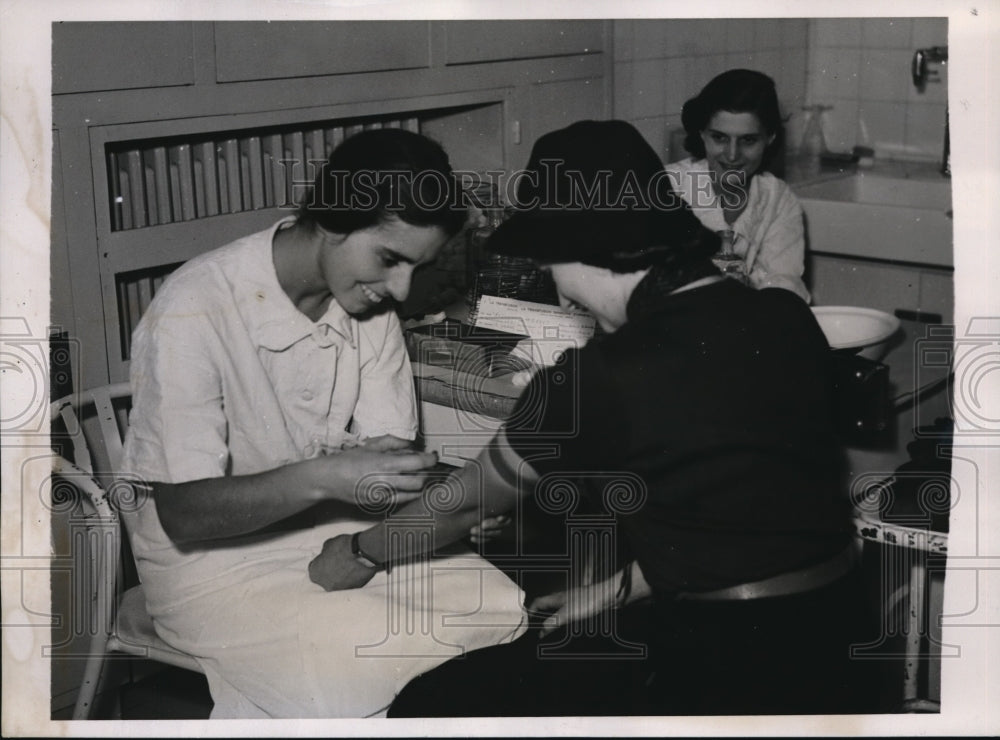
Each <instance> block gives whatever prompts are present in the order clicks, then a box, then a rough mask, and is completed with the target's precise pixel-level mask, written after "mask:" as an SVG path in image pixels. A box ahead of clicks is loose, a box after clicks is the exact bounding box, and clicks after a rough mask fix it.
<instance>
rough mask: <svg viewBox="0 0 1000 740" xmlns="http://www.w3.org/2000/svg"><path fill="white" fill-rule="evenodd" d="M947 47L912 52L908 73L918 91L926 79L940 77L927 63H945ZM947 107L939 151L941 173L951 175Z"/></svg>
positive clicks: (933, 47)
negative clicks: (942, 139) (941, 145)
mask: <svg viewBox="0 0 1000 740" xmlns="http://www.w3.org/2000/svg"><path fill="white" fill-rule="evenodd" d="M947 63H948V47H947V46H932V47H930V48H929V49H917V51H916V52H915V53H914V54H913V62H912V63H911V65H910V73H911V74H912V75H913V84H914V86H915V87H916V88H917V90H918V91H919V92H923V91H924V90H925V89H926V88H927V81H928V80H938V79H940V73H939V71H938V70H936V69H929V68H928V66H927V65H928V64H947ZM949 133H950V132H949V126H948V109H947V108H945V112H944V148H943V151H942V153H941V174H942V175H944V176H945V177H951V143H950V140H951V137H950V136H949Z"/></svg>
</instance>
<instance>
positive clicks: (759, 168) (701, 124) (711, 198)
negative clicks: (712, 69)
mask: <svg viewBox="0 0 1000 740" xmlns="http://www.w3.org/2000/svg"><path fill="white" fill-rule="evenodd" d="M681 121H682V123H683V124H684V130H685V131H686V133H687V136H686V137H685V139H684V148H685V149H687V150H688V152H690V153H691V157H689V158H687V159H683V160H681V161H679V162H674V163H673V164H669V165H667V174H668V175H669V176H670V180H671V184H672V185H673V187H674V190H676V191H677V192H678V193H679V194H680V195H681V197H682V198H684V200H685V201H686V202H687V203H688V205H690V206H691V208H692V210H693V211H694V215H695V216H697V217H698V220H699V221H701V223H702V224H703V225H704V226H705V227H706V228H708V229H710V230H712V231H715V232H716V233H718V232H724V231H732V232H733V234H732V238H733V251H734V252H735V253H736V255H737V256H739V257H741V258H742V259H743V261H744V262H745V264H746V271H747V274H748V277H749V280H750V285H751V286H752V287H754V288H785V289H786V290H790V291H792V292H793V293H795V294H796V295H798V296H799V297H800V298H802V299H803V300H805V301H807V302H808V301H809V291H808V289H807V288H806V286H805V283H804V282H803V281H802V274H803V272H804V270H805V245H806V243H805V228H804V224H803V220H802V206H801V205H800V204H799V201H798V199H797V198H796V197H795V195H794V194H793V193H792V191H791V189H790V188H789V187H788V185H786V184H785V182H784V181H783V180H781V179H779V178H777V177H775V176H774V175H773V174H772V173H771V172H769V171H768V167H769V165H770V164H771V160H772V158H773V157H774V155H775V153H776V152H778V151H780V150H781V148H782V147H783V146H784V145H785V127H784V124H783V123H782V120H781V112H780V110H779V108H778V94H777V92H776V91H775V88H774V81H773V80H772V79H771V78H770V77H768V76H767V75H765V74H761V73H760V72H755V71H753V70H749V69H731V70H729V71H728V72H723V73H722V74H720V75H719V76H718V77H716V78H714V79H713V80H712V81H711V82H709V83H708V84H707V85H705V87H704V89H703V90H702V91H701V92H700V93H698V95H696V96H695V97H693V98H691V99H690V100H688V101H687V102H686V103H685V104H684V108H683V110H682V112H681Z"/></svg>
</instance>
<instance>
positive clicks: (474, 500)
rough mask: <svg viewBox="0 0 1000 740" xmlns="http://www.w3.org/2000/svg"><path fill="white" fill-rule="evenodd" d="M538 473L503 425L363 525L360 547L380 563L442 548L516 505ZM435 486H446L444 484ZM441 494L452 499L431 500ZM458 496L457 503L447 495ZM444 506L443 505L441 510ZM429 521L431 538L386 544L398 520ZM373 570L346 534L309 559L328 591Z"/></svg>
mask: <svg viewBox="0 0 1000 740" xmlns="http://www.w3.org/2000/svg"><path fill="white" fill-rule="evenodd" d="M537 480H538V474H537V472H536V471H535V470H534V468H532V467H531V465H530V464H529V463H527V462H526V461H525V460H523V459H522V458H521V456H520V455H518V454H517V453H516V452H515V451H514V450H513V449H512V448H511V447H510V445H509V444H508V443H507V441H506V437H505V435H504V433H503V431H502V430H501V431H500V432H498V433H497V436H496V437H494V439H493V440H492V441H491V442H490V444H488V445H487V446H486V447H485V448H484V449H483V450H482V452H480V454H479V456H478V457H477V458H476V459H475V460H472V461H470V462H469V463H468V464H467V465H466V466H465V467H464V468H462V469H461V470H459V471H458V472H456V473H454V474H453V475H452V476H450V477H449V478H447V479H446V480H445V481H443V482H440V483H437V484H434V485H431V486H429V487H428V488H427V489H425V491H424V494H423V496H421V498H419V499H417V500H415V501H413V502H411V503H409V504H407V505H406V506H404V507H403V508H402V509H401V510H400V511H399V512H397V513H395V514H393V515H392V517H390V518H389V519H388V520H387V521H386V522H380V523H379V524H376V525H375V526H373V527H371V528H370V529H367V530H365V531H364V532H362V533H361V535H360V537H359V544H360V546H361V550H362V551H363V552H364V553H366V554H367V555H368V556H369V557H370V558H371V559H373V560H376V561H378V562H380V563H384V562H386V561H389V560H391V561H395V560H402V559H405V558H408V557H411V556H413V555H418V554H421V553H422V552H424V551H425V550H426V549H429V548H430V547H434V548H441V547H444V546H445V545H448V544H451V543H452V542H455V541H456V540H459V539H461V538H463V537H465V536H466V535H467V534H468V533H469V530H470V529H471V528H472V527H474V526H476V525H478V524H479V523H480V522H481V521H482V520H483V519H484V518H485V517H495V516H497V515H500V514H503V513H504V512H506V511H509V510H510V509H512V508H513V507H514V504H515V503H516V502H517V499H518V497H520V496H524V495H526V494H527V493H528V492H529V491H530V490H531V488H532V484H533V483H534V482H535V481H537ZM439 486H445V487H446V488H444V489H442V488H439ZM438 495H444V496H446V497H448V498H449V500H450V503H451V505H448V506H442V505H440V503H439V504H438V505H435V497H436V496H438ZM451 496H455V497H457V504H456V503H455V502H454V501H451V498H450V497H451ZM443 509H446V510H445V511H442V510H443ZM412 518H415V519H418V520H419V521H420V522H421V525H423V523H424V522H427V521H432V522H433V532H434V536H433V541H432V542H428V541H426V540H423V539H421V538H417V537H414V538H397V540H398V541H394V543H393V547H394V548H403V549H395V550H393V551H392V552H390V551H389V549H388V537H387V528H388V525H390V524H392V523H394V522H395V523H397V524H399V525H400V526H403V525H402V520H409V519H412ZM374 573H375V570H374V569H373V568H369V567H367V566H365V565H363V564H361V563H359V562H358V561H357V560H356V559H355V558H354V557H353V555H352V554H351V549H350V537H349V536H347V535H341V536H339V537H334V538H332V539H329V540H327V541H326V542H325V543H324V545H323V551H322V552H321V553H320V554H319V555H318V556H317V557H316V558H315V559H314V560H313V561H312V563H310V565H309V576H310V578H311V579H312V580H313V581H314V582H316V583H318V584H319V585H321V586H323V588H325V589H326V590H327V591H333V590H339V589H345V588H357V587H358V586H362V585H364V584H365V583H367V582H368V580H369V579H371V577H372V576H373V575H374Z"/></svg>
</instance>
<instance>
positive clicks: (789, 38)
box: [614, 18, 809, 160]
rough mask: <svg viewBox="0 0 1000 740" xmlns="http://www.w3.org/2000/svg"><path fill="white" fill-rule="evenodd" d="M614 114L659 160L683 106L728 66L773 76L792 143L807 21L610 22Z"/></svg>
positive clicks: (802, 91) (667, 153)
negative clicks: (632, 128)
mask: <svg viewBox="0 0 1000 740" xmlns="http://www.w3.org/2000/svg"><path fill="white" fill-rule="evenodd" d="M614 32H615V38H614V42H615V66H614V115H615V117H616V118H622V119H625V120H627V121H631V122H632V123H633V124H635V126H636V128H638V129H639V130H640V131H641V132H642V133H643V135H644V136H645V137H646V140H647V141H649V143H650V144H652V145H653V147H654V148H655V149H656V150H657V151H658V152H659V153H660V155H661V156H662V157H663V159H664V160H668V159H679V158H681V157H684V156H687V153H686V152H684V151H683V150H679V151H671V150H670V132H671V131H674V130H676V129H680V128H681V106H683V105H684V102H685V101H686V100H687V99H688V98H690V97H692V96H694V95H695V94H697V92H698V91H699V90H700V89H701V88H702V87H704V85H705V83H707V82H708V81H709V80H710V79H712V78H713V77H715V76H716V75H717V74H719V73H720V72H724V71H726V70H727V69H732V68H734V67H746V68H749V69H756V70H759V71H761V72H764V73H765V74H768V75H770V76H771V77H772V78H774V81H775V84H776V85H777V87H778V95H779V97H780V99H781V104H782V108H783V112H784V113H785V114H786V115H788V114H793V116H792V119H791V120H790V121H789V129H790V130H789V141H797V140H798V139H797V138H796V136H800V134H797V133H796V132H798V131H799V130H800V129H801V126H800V123H799V119H801V115H800V113H801V108H802V105H804V104H805V102H806V62H807V59H808V39H809V25H808V21H807V20H805V19H786V18H777V19H775V18H767V19H755V18H718V19H682V20H673V19H671V20H667V19H634V20H616V21H615V22H614Z"/></svg>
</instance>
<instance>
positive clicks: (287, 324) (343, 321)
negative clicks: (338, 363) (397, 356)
mask: <svg viewBox="0 0 1000 740" xmlns="http://www.w3.org/2000/svg"><path fill="white" fill-rule="evenodd" d="M294 221H295V217H294V216H290V217H288V218H284V219H282V220H281V221H279V222H278V223H276V224H275V225H274V226H272V227H271V228H270V229H268V230H267V232H265V233H264V234H262V236H263V238H262V239H261V240H260V241H259V243H258V244H255V245H254V248H253V250H252V252H250V253H249V254H248V255H247V256H248V259H247V260H245V261H244V262H242V263H241V265H240V271H239V274H238V275H236V276H235V280H234V285H233V292H234V294H235V295H236V299H237V305H239V306H240V312H241V314H242V315H243V317H244V320H245V321H246V323H247V329H248V331H249V332H250V336H251V337H253V339H254V341H255V342H256V343H257V344H258V345H259V346H261V347H264V348H265V349H269V350H272V351H275V352H280V351H282V350H285V349H288V348H289V347H291V346H292V345H293V344H296V343H298V342H300V341H302V340H303V339H305V338H306V337H312V338H313V341H315V342H316V344H317V345H319V346H320V347H330V346H332V345H334V344H337V343H339V342H340V341H346V342H347V343H348V344H350V345H351V347H352V348H355V347H356V346H357V338H356V337H357V320H356V319H354V318H353V317H352V316H351V315H350V314H348V313H347V312H346V311H345V310H344V309H343V308H342V307H341V305H340V304H339V303H337V301H336V299H334V298H331V299H330V305H329V306H328V307H327V309H326V312H325V313H324V314H323V315H322V316H321V317H320V318H319V319H318V320H317V321H313V320H312V319H310V318H309V317H308V316H306V315H305V314H304V313H302V312H301V311H299V309H298V308H296V307H295V304H294V303H292V300H291V299H290V298H289V297H288V295H287V294H286V293H285V291H284V289H283V288H282V287H281V284H280V283H279V282H278V275H277V273H276V272H275V269H274V255H273V242H274V235H275V233H277V231H278V229H280V228H282V227H284V226H286V225H288V224H291V223H294Z"/></svg>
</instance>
